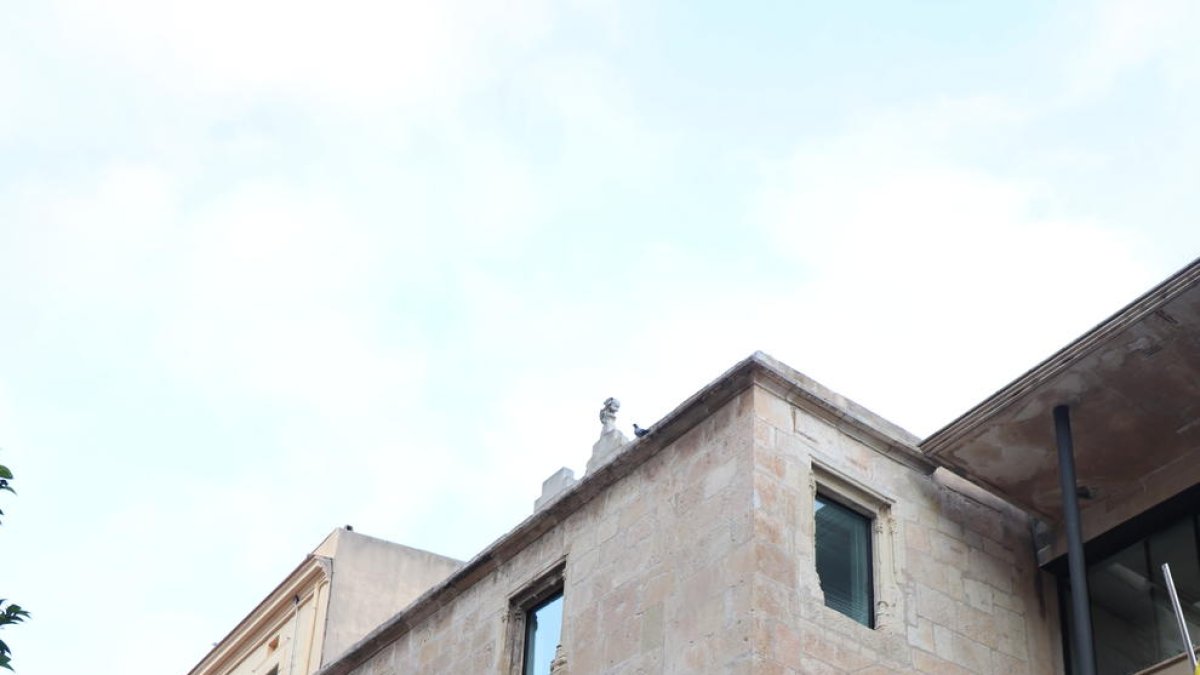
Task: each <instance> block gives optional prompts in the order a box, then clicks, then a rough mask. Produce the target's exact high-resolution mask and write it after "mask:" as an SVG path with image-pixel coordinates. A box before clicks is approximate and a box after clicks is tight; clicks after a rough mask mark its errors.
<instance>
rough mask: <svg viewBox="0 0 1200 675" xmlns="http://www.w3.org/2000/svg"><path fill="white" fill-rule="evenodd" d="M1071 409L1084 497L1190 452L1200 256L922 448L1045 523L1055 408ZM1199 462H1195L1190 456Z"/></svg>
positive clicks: (1054, 490) (1053, 487) (1051, 517)
mask: <svg viewBox="0 0 1200 675" xmlns="http://www.w3.org/2000/svg"><path fill="white" fill-rule="evenodd" d="M1060 404H1068V405H1070V406H1071V427H1072V431H1073V434H1074V445H1075V457H1076V469H1077V475H1078V479H1079V484H1080V485H1081V486H1084V487H1087V488H1089V489H1090V490H1091V492H1092V498H1093V499H1104V498H1107V497H1109V496H1113V495H1119V494H1120V492H1121V491H1122V490H1123V489H1124V488H1125V487H1126V486H1128V485H1129V484H1130V483H1131V482H1132V481H1136V480H1137V479H1138V478H1140V477H1142V476H1146V475H1147V474H1149V473H1151V472H1153V471H1154V470H1155V469H1157V468H1159V467H1164V466H1167V465H1168V464H1170V463H1171V462H1173V461H1178V460H1180V459H1181V458H1185V457H1187V456H1189V455H1194V454H1196V453H1197V450H1198V449H1200V259H1197V260H1195V261H1193V262H1192V263H1191V264H1189V265H1188V266H1187V267H1185V268H1183V269H1182V270H1180V271H1179V272H1177V273H1175V274H1174V275H1172V276H1171V277H1169V278H1168V279H1166V280H1165V281H1163V282H1162V283H1161V284H1159V285H1158V286H1156V287H1155V288H1153V289H1152V290H1150V291H1149V292H1148V293H1146V294H1145V295H1143V296H1142V297H1140V298H1138V299H1137V300H1135V301H1134V302H1132V303H1131V304H1129V305H1128V306H1127V307H1125V308H1124V309H1122V310H1121V311H1119V312H1117V313H1116V314H1114V315H1113V316H1111V317H1109V318H1108V319H1107V320H1105V321H1104V322H1103V323H1101V324H1100V325H1098V326H1096V327H1095V328H1093V329H1092V330H1091V331H1089V332H1087V333H1086V334H1084V335H1083V336H1082V337H1080V338H1079V339H1077V340H1075V341H1074V342H1072V343H1071V344H1069V345H1067V346H1066V347H1064V348H1063V349H1061V350H1059V351H1058V352H1057V353H1056V354H1054V355H1053V356H1051V357H1050V358H1048V359H1046V360H1045V361H1043V362H1042V363H1041V364H1039V365H1038V366H1036V367H1035V368H1033V369H1032V370H1030V371H1029V372H1027V373H1025V374H1024V375H1022V376H1021V377H1020V378H1018V379H1017V380H1016V381H1014V382H1013V383H1011V384H1009V385H1008V386H1007V387H1004V388H1003V389H1001V390H1000V391H998V392H996V393H995V394H993V395H992V396H991V397H990V398H988V399H987V400H985V401H984V402H982V403H980V404H979V405H977V406H975V408H973V409H971V410H970V411H968V412H967V413H966V414H964V415H962V416H961V417H959V418H958V419H956V420H954V421H953V422H951V423H950V424H948V425H947V426H946V427H944V428H943V429H941V430H940V431H938V432H936V433H934V434H933V435H932V436H930V437H929V438H927V439H925V440H924V441H922V442H921V443H920V448H921V450H922V451H923V452H924V453H925V455H926V456H927V457H929V458H930V459H931V460H933V461H934V462H936V463H938V464H940V465H942V466H945V467H947V468H949V469H951V470H953V471H955V472H956V473H958V474H960V475H962V476H964V477H965V478H967V479H968V480H970V481H972V482H974V483H976V484H978V485H980V486H982V487H985V488H987V489H988V490H990V491H992V492H994V493H996V494H998V495H1000V496H1002V497H1004V498H1005V499H1007V500H1009V501H1011V502H1012V503H1014V504H1016V505H1018V506H1020V507H1021V508H1023V509H1025V510H1026V511H1028V512H1030V513H1032V514H1034V515H1037V516H1038V517H1040V518H1042V519H1043V520H1045V521H1047V522H1048V523H1051V524H1054V523H1057V522H1058V521H1059V520H1060V518H1061V513H1062V509H1061V505H1060V500H1061V493H1060V489H1059V486H1058V463H1057V450H1056V447H1057V446H1056V444H1055V437H1054V420H1053V417H1052V415H1053V413H1052V411H1053V409H1054V407H1055V406H1057V405H1060ZM1197 459H1198V460H1200V457H1198V458H1197Z"/></svg>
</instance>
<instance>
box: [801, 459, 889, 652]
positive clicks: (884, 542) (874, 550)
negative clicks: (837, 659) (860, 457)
mask: <svg viewBox="0 0 1200 675" xmlns="http://www.w3.org/2000/svg"><path fill="white" fill-rule="evenodd" d="M809 475H810V477H811V480H810V485H809V487H810V490H809V499H808V509H809V514H808V517H809V519H810V530H809V532H810V533H811V535H812V546H813V548H812V551H813V556H812V559H811V561H810V563H809V565H808V566H809V567H810V568H811V569H809V570H806V571H807V572H809V573H810V574H811V576H810V579H811V583H808V584H806V585H807V586H808V588H809V589H810V592H811V593H812V595H813V596H815V597H816V598H817V599H819V600H820V604H821V607H822V608H823V609H825V610H826V611H828V612H829V614H830V615H833V616H837V617H839V620H842V621H846V622H848V623H850V624H852V625H854V626H857V627H858V628H859V629H862V630H869V631H875V632H882V633H894V632H897V631H898V630H902V629H903V625H902V623H901V622H902V621H903V617H902V616H898V612H897V611H896V610H897V599H898V598H899V597H900V589H899V584H898V583H897V574H896V562H897V560H896V548H895V542H896V520H895V514H894V513H893V511H894V507H895V504H896V500H895V499H893V498H892V497H890V496H888V495H886V494H884V493H882V492H880V491H879V490H876V489H875V488H872V487H871V486H869V485H867V484H865V483H863V482H862V481H859V480H857V479H855V478H852V477H850V476H848V475H846V474H845V473H844V472H842V471H839V470H837V469H834V468H833V467H831V466H829V465H828V464H826V463H824V462H821V461H819V460H817V459H815V458H814V459H812V460H811V466H810V472H809ZM818 496H822V497H824V498H826V499H828V500H830V501H834V502H837V503H838V504H840V505H842V506H844V507H846V508H848V509H850V510H852V511H856V512H858V513H860V514H862V515H863V516H866V517H867V518H869V519H870V521H871V523H870V525H871V560H870V563H871V587H872V601H873V606H872V607H871V618H872V620H871V625H870V626H864V625H863V624H861V623H859V622H858V621H855V620H854V619H852V618H850V617H848V616H846V615H844V614H842V613H841V612H839V611H837V610H836V609H833V608H831V607H827V606H826V605H825V593H824V592H823V591H822V590H821V583H820V577H819V576H818V575H817V559H816V548H815V544H816V539H815V536H816V499H817V497H818ZM806 576H808V575H806Z"/></svg>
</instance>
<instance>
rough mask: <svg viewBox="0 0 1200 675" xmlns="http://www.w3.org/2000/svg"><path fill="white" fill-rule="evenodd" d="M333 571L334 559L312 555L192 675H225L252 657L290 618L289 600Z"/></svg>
mask: <svg viewBox="0 0 1200 675" xmlns="http://www.w3.org/2000/svg"><path fill="white" fill-rule="evenodd" d="M332 570H333V567H332V559H331V558H327V557H325V556H319V555H315V554H312V553H310V554H308V556H307V557H305V559H304V561H303V562H301V563H300V564H299V565H297V566H296V568H295V569H294V570H292V572H291V573H290V574H288V575H287V577H285V578H284V580H283V581H281V582H280V583H279V585H278V586H276V587H275V589H274V590H273V591H271V592H270V593H269V594H268V595H267V597H265V598H263V600H262V601H261V602H259V603H258V605H256V606H255V607H254V609H252V610H250V613H249V614H247V615H246V618H244V619H242V620H241V621H240V622H238V624H237V625H236V626H234V628H233V630H231V631H229V633H228V634H227V635H225V637H223V638H221V641H220V642H218V643H217V644H216V646H215V647H213V649H212V651H210V652H209V653H208V654H206V655H205V656H204V658H203V659H201V660H200V662H199V663H197V664H196V665H195V666H194V667H193V668H192V669H191V670H190V671H188V675H202V674H204V675H207V674H209V673H219V672H224V671H223V670H221V667H222V666H225V665H227V664H230V663H237V662H239V661H241V660H242V659H243V658H245V657H246V656H248V655H249V654H250V653H251V652H252V651H254V649H255V648H257V647H258V644H259V642H260V641H261V640H262V639H265V638H266V633H269V632H270V629H272V628H273V624H274V623H276V622H278V621H280V620H281V619H282V618H283V617H284V616H286V615H287V613H288V611H289V610H290V609H291V603H290V602H289V600H291V598H294V597H296V596H297V595H302V594H301V591H303V590H306V589H307V588H308V587H311V586H316V585H317V584H319V583H320V582H321V581H327V580H328V579H329V578H330V575H331V573H332ZM255 636H259V639H258V640H251V639H250V638H252V637H255Z"/></svg>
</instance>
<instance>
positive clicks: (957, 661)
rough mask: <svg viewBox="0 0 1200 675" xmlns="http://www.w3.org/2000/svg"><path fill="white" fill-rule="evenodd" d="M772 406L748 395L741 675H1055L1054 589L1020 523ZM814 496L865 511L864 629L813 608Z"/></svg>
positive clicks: (779, 399) (853, 437) (766, 396)
mask: <svg viewBox="0 0 1200 675" xmlns="http://www.w3.org/2000/svg"><path fill="white" fill-rule="evenodd" d="M786 398H788V395H787V393H786V392H784V393H779V392H773V391H769V390H768V389H766V388H761V387H760V388H756V390H755V399H754V410H755V422H754V455H755V470H754V503H755V511H754V529H755V539H754V544H753V546H754V549H755V558H756V560H757V570H756V574H755V580H754V605H755V607H756V608H757V609H758V610H759V611H758V612H757V613H756V614H755V619H754V642H755V663H756V668H755V671H754V672H755V673H763V674H766V675H780V674H784V673H788V674H793V673H843V672H862V673H868V672H869V673H890V672H922V673H996V674H998V675H999V674H1003V675H1018V674H1020V673H1039V674H1041V673H1047V674H1051V673H1059V672H1061V671H1062V657H1061V654H1060V647H1059V644H1060V643H1059V638H1058V635H1059V629H1058V625H1059V623H1058V618H1057V600H1056V596H1055V589H1054V581H1053V579H1052V578H1051V577H1050V576H1049V575H1047V574H1045V573H1043V572H1040V571H1039V570H1038V569H1037V568H1036V565H1035V563H1034V553H1033V545H1032V541H1031V535H1030V532H1029V525H1028V522H1027V520H1026V518H1025V516H1024V515H1023V514H1022V513H1020V512H1019V511H1017V510H1016V509H1014V508H1012V507H1009V506H1007V505H1005V504H1003V503H998V502H997V501H996V500H994V498H992V499H989V498H988V497H987V496H986V495H978V492H977V490H975V489H973V488H972V487H971V486H969V485H967V484H965V482H963V481H961V479H958V478H957V477H955V476H954V475H953V474H950V473H948V472H944V471H940V470H939V471H937V472H936V473H933V474H929V473H927V472H926V471H921V470H919V467H912V466H907V465H905V464H903V463H901V462H899V461H896V460H895V459H892V458H890V457H888V456H885V455H884V454H881V452H879V446H880V445H882V444H883V443H884V442H885V441H882V440H880V439H877V438H873V437H872V436H871V435H870V434H864V433H862V432H861V431H860V430H857V429H856V428H854V427H853V425H849V424H847V423H845V422H840V421H838V420H830V419H829V418H828V416H824V417H822V416H819V415H817V414H814V413H813V412H812V411H810V410H809V409H808V408H807V407H806V406H805V405H804V403H803V401H801V400H797V403H798V404H799V405H796V404H793V403H789V402H788V401H787V400H785V399H786ZM818 486H820V487H821V488H822V491H823V492H829V493H834V494H838V495H840V496H842V497H843V498H845V499H846V500H848V501H852V502H855V503H856V504H858V505H861V506H863V507H866V508H868V509H871V510H872V511H873V512H874V513H875V520H874V541H873V548H874V550H873V557H874V561H873V562H874V566H875V600H876V615H877V616H876V625H875V627H874V628H868V627H866V626H863V625H860V624H858V623H856V622H854V621H853V620H851V619H849V618H848V617H846V616H843V615H842V614H840V613H838V612H837V611H834V610H832V609H829V608H827V607H826V606H825V605H824V597H823V595H822V592H821V588H820V582H819V579H818V577H817V573H816V568H815V564H814V562H813V560H814V552H813V536H814V508H813V497H814V495H815V492H816V490H817V488H818ZM964 492H966V493H972V492H975V493H976V494H977V496H978V499H979V500H976V499H973V498H970V497H967V496H965V495H964Z"/></svg>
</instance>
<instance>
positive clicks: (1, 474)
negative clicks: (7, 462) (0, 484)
mask: <svg viewBox="0 0 1200 675" xmlns="http://www.w3.org/2000/svg"><path fill="white" fill-rule="evenodd" d="M12 477H13V475H12V471H9V470H8V467H7V466H4V465H3V464H0V478H7V479H9V480H12Z"/></svg>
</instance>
